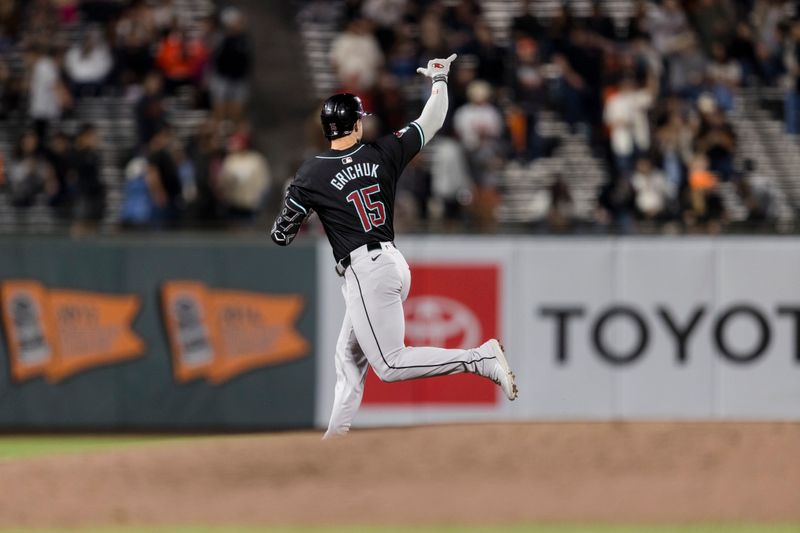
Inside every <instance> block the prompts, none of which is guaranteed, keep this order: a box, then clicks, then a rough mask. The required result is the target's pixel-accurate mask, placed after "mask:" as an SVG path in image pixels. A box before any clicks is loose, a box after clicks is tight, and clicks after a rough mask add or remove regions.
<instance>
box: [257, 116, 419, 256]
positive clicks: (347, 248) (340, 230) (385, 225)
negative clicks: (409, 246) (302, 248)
mask: <svg viewBox="0 0 800 533" xmlns="http://www.w3.org/2000/svg"><path fill="white" fill-rule="evenodd" d="M424 144H425V143H424V134H423V133H422V128H421V127H420V126H419V125H418V124H417V123H416V122H412V123H410V124H409V125H408V126H406V127H405V128H403V129H401V130H399V131H396V132H394V133H392V134H389V135H385V136H383V137H381V138H379V139H378V140H376V141H375V142H371V143H358V144H356V145H354V146H352V147H350V148H348V149H347V150H328V151H326V152H323V153H322V154H320V155H317V156H315V157H313V158H311V159H308V160H307V161H305V162H304V163H303V164H302V166H301V167H300V169H299V170H298V171H297V174H295V177H294V179H293V180H292V183H291V184H290V185H289V188H288V190H287V191H286V197H285V198H284V202H283V208H282V209H281V213H280V214H279V215H278V218H277V219H276V220H275V224H273V226H272V232H271V236H272V240H273V241H274V242H275V243H276V244H279V245H281V246H286V245H288V244H289V243H291V242H292V240H293V239H294V237H295V236H296V235H297V232H298V230H299V229H300V226H301V225H302V223H303V222H304V221H305V220H306V218H308V216H309V215H310V214H311V213H312V212H316V213H317V215H318V216H319V219H320V221H321V222H322V226H323V227H324V228H325V234H326V235H327V236H328V240H329V241H330V243H331V247H332V248H333V257H334V258H335V260H336V261H337V262H338V261H340V260H341V259H342V258H344V257H345V256H346V255H348V254H349V253H350V252H351V251H353V250H355V249H356V248H358V247H359V246H362V245H364V244H368V243H371V242H388V241H393V240H394V220H393V215H394V201H395V193H396V191H397V180H398V179H399V178H400V174H402V172H403V169H404V168H405V167H406V165H408V163H409V161H411V159H413V157H414V156H415V155H417V153H418V152H419V151H420V149H421V148H422V146H423V145H424Z"/></svg>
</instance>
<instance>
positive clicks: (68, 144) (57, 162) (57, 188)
mask: <svg viewBox="0 0 800 533" xmlns="http://www.w3.org/2000/svg"><path fill="white" fill-rule="evenodd" d="M45 155H46V158H47V162H48V163H49V164H50V172H49V173H48V176H47V181H46V183H45V192H46V193H47V203H48V205H49V206H50V208H51V209H52V210H53V214H54V215H55V216H56V217H57V218H60V219H68V218H70V217H71V216H72V204H73V200H74V186H73V183H72V164H73V159H74V157H73V154H72V140H71V139H70V138H69V136H67V135H66V134H65V133H63V132H57V133H56V134H55V135H53V136H52V138H51V139H50V144H49V146H48V147H47V151H46V152H45Z"/></svg>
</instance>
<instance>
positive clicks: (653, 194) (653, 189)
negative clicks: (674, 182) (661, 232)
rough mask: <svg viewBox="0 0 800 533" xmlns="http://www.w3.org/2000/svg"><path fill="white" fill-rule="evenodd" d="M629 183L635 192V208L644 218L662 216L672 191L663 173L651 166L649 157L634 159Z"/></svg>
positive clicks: (649, 218) (653, 218)
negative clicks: (633, 169) (634, 164)
mask: <svg viewBox="0 0 800 533" xmlns="http://www.w3.org/2000/svg"><path fill="white" fill-rule="evenodd" d="M631 185H632V186H633V190H634V191H635V192H636V208H637V210H638V211H639V213H640V214H641V216H642V217H643V218H644V219H646V220H657V219H659V218H662V217H663V215H664V214H665V212H666V210H667V205H668V202H669V200H670V198H671V197H672V194H673V191H671V190H670V186H669V182H668V181H667V178H666V176H664V173H663V172H662V171H661V170H659V169H657V168H655V167H653V163H652V161H651V160H650V159H649V158H647V157H641V158H639V160H638V161H636V172H634V174H633V177H632V178H631Z"/></svg>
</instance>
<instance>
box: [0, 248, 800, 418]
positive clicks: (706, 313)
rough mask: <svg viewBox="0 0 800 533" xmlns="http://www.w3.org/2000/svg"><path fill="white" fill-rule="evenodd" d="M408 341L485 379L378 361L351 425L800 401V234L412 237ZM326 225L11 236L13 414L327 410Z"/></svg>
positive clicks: (6, 301)
mask: <svg viewBox="0 0 800 533" xmlns="http://www.w3.org/2000/svg"><path fill="white" fill-rule="evenodd" d="M397 244H398V246H399V248H400V249H401V250H402V251H403V252H404V254H405V255H406V257H407V259H408V260H409V263H410V264H411V267H412V276H413V282H412V289H411V294H410V297H409V300H408V301H407V302H406V306H405V309H406V319H407V323H406V340H407V343H408V344H410V345H424V344H434V345H442V346H447V347H464V346H475V345H478V344H480V343H481V342H482V341H483V340H484V339H486V338H488V337H498V338H500V339H502V341H503V343H504V344H505V346H506V348H507V352H508V354H509V359H510V361H511V363H512V365H513V366H514V369H515V371H516V373H517V379H518V382H519V386H520V398H519V400H518V401H516V402H513V403H509V402H507V401H505V400H503V399H501V398H500V397H499V396H498V389H497V388H496V387H495V386H494V384H492V383H491V382H488V381H486V380H483V379H480V378H477V377H475V376H465V375H461V376H452V377H447V378H434V379H428V380H419V381H414V382H407V383H393V384H384V383H381V382H379V381H378V380H377V378H375V376H374V375H370V376H369V377H368V380H369V381H368V384H367V388H366V394H365V397H364V403H363V409H362V410H361V411H360V412H359V415H358V417H357V418H356V425H357V426H358V425H361V426H370V425H372V426H374V425H392V424H417V423H426V422H449V421H460V420H470V421H478V420H497V419H523V420H531V419H534V420H539V419H548V420H549V419H567V420H569V419H597V420H607V419H664V418H679V419H792V420H800V240H798V239H795V238H785V239H784V238H714V239H712V238H674V239H673V238H635V239H613V238H597V239H572V238H567V239H555V238H552V239H548V238H523V237H519V238H511V237H470V238H467V237H429V238H428V237H425V238H422V237H410V236H407V237H403V238H401V239H399V240H398V242H397ZM340 287H341V278H339V277H338V276H336V274H335V273H334V270H333V260H332V257H331V253H330V250H329V247H328V244H327V242H324V241H319V242H317V243H313V242H299V243H296V244H295V245H293V246H292V247H290V248H288V249H281V248H278V247H275V246H273V245H272V244H271V243H269V242H268V241H266V240H240V239H230V238H202V239H200V238H198V239H187V238H180V239H179V238H175V237H162V238H160V239H158V240H152V241H151V240H139V239H130V238H124V239H122V238H121V239H113V240H112V239H103V240H89V241H72V240H65V239H10V238H6V239H0V306H1V307H0V322H1V323H2V339H0V430H2V429H53V428H63V429H70V428H74V429H123V430H124V429H268V428H300V427H311V426H312V425H317V426H324V425H325V424H326V422H327V418H328V414H329V412H330V408H331V401H332V398H333V388H334V382H335V374H334V368H333V349H334V346H335V341H336V337H337V335H338V332H339V327H340V324H341V320H342V316H343V312H344V306H343V301H342V297H341V291H340Z"/></svg>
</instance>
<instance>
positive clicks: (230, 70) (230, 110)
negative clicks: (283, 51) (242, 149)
mask: <svg viewBox="0 0 800 533" xmlns="http://www.w3.org/2000/svg"><path fill="white" fill-rule="evenodd" d="M222 25H223V28H224V32H225V33H224V36H223V37H222V39H221V41H220V42H219V45H218V46H217V48H216V49H215V50H214V61H213V73H212V75H211V98H212V101H213V105H214V115H215V116H216V118H217V119H221V120H224V119H229V120H234V121H235V120H238V119H239V118H241V116H242V111H243V109H244V104H245V101H246V100H247V94H248V77H249V76H250V70H251V68H252V63H253V58H252V49H251V45H250V39H249V38H248V36H247V34H246V33H245V23H244V16H243V15H242V13H241V11H239V10H238V9H235V8H230V7H229V8H226V9H225V10H224V11H223V12H222Z"/></svg>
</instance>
